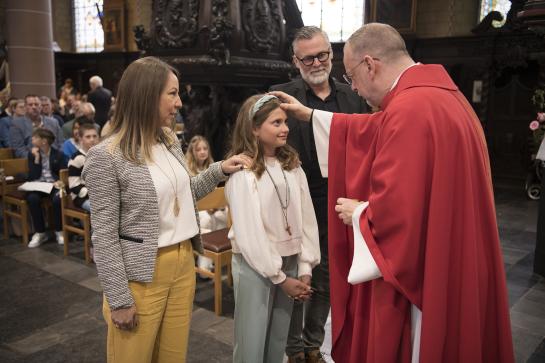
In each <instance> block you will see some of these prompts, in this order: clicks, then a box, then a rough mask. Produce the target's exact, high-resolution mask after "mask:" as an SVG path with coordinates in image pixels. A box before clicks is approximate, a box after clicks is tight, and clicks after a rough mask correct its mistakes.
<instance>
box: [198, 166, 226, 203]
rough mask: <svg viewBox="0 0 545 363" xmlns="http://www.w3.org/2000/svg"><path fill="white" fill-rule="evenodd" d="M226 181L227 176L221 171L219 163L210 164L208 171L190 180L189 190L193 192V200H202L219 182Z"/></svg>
mask: <svg viewBox="0 0 545 363" xmlns="http://www.w3.org/2000/svg"><path fill="white" fill-rule="evenodd" d="M226 179H227V176H225V174H223V171H222V170H221V161H218V162H215V163H213V164H211V165H210V167H209V168H208V169H206V170H205V171H203V172H202V173H200V174H199V175H197V176H194V177H192V178H191V189H193V190H194V192H195V199H197V200H200V199H202V198H204V197H205V196H206V195H207V194H208V193H210V192H211V191H212V190H214V188H216V185H218V183H219V182H221V181H224V180H226Z"/></svg>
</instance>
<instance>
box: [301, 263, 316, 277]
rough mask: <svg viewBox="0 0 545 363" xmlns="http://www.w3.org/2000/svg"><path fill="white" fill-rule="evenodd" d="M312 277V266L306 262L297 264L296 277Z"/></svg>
mask: <svg viewBox="0 0 545 363" xmlns="http://www.w3.org/2000/svg"><path fill="white" fill-rule="evenodd" d="M304 275H308V276H312V265H311V264H310V263H308V262H299V266H298V269H297V276H299V277H300V276H304Z"/></svg>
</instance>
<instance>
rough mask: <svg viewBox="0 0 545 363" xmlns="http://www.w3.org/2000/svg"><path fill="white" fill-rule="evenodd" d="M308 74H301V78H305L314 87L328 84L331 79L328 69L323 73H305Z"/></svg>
mask: <svg viewBox="0 0 545 363" xmlns="http://www.w3.org/2000/svg"><path fill="white" fill-rule="evenodd" d="M305 73H306V74H303V73H301V76H302V77H303V79H304V80H305V81H306V82H307V83H309V84H311V85H313V86H318V85H320V84H322V83H324V82H327V80H328V79H329V72H328V70H327V69H325V68H324V69H323V70H322V71H321V72H314V73H312V72H305Z"/></svg>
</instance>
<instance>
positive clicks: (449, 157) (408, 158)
mask: <svg viewBox="0 0 545 363" xmlns="http://www.w3.org/2000/svg"><path fill="white" fill-rule="evenodd" d="M343 63H344V67H345V69H346V74H345V75H344V78H345V80H346V81H347V82H348V83H349V84H351V86H352V89H353V90H354V91H356V92H357V93H358V94H359V95H360V96H361V97H362V98H364V99H365V100H366V101H367V103H368V104H369V105H370V106H371V107H373V108H374V109H376V110H377V112H375V113H373V114H371V115H347V114H337V113H335V114H333V113H330V112H325V111H319V110H311V109H309V108H307V107H305V106H303V105H301V104H300V103H299V102H298V101H297V100H296V99H294V98H293V97H290V96H288V95H286V94H282V93H281V92H273V94H275V95H276V96H278V97H279V98H281V99H282V100H283V101H285V102H286V103H285V104H283V106H282V107H283V108H284V109H285V110H286V111H287V112H288V113H289V114H290V115H291V116H292V117H295V118H298V119H300V120H308V121H310V122H311V123H312V128H313V133H314V137H315V142H316V148H317V151H318V159H319V163H320V167H321V172H322V175H323V176H324V177H325V176H328V177H329V191H328V213H329V261H330V283H331V313H332V330H333V331H332V340H333V347H332V356H333V359H334V360H335V362H337V363H361V362H368V363H373V362H380V363H384V362H386V363H388V362H391V363H394V362H402V363H404V362H443V363H449V362H496V363H502V362H506V363H507V362H513V361H514V354H513V345H512V340H511V327H510V322H509V309H508V301H507V290H506V282H505V272H504V269H503V262H502V257H501V249H500V244H499V238H498V229H497V224H496V217H495V210H494V197H493V193H492V182H491V175H490V166H489V162H488V153H487V148H486V143H485V138H484V134H483V131H482V128H481V125H480V123H479V120H478V118H477V116H476V115H475V113H474V112H473V110H472V108H471V106H470V105H469V103H468V102H467V100H466V99H465V97H464V96H463V95H462V93H461V92H460V91H459V90H458V88H457V87H456V85H455V84H454V82H453V81H452V79H451V78H450V77H449V75H448V74H447V72H446V71H445V69H444V68H443V67H442V66H440V65H424V64H420V63H415V62H414V61H413V60H412V59H411V57H410V56H409V54H408V52H407V49H406V46H405V43H404V41H403V39H402V38H401V36H400V35H399V33H398V32H397V31H396V30H395V29H394V28H392V27H390V26H389V25H385V24H378V23H371V24H366V25H364V26H363V27H362V28H360V29H359V30H357V31H356V32H355V33H354V34H353V35H352V36H351V37H350V38H349V39H348V41H347V42H346V44H345V47H344V58H343Z"/></svg>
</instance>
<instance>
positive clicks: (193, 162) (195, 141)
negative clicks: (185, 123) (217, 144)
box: [185, 135, 214, 175]
mask: <svg viewBox="0 0 545 363" xmlns="http://www.w3.org/2000/svg"><path fill="white" fill-rule="evenodd" d="M201 142H203V143H204V144H206V146H208V158H207V159H206V160H205V161H204V163H203V165H202V167H201V168H200V169H201V171H202V169H207V168H208V167H209V166H210V164H212V163H213V162H214V159H212V152H211V150H210V144H209V143H208V140H206V138H205V137H204V136H201V135H195V136H193V137H192V138H191V140H190V141H189V146H188V147H187V152H186V153H185V160H186V161H187V168H188V169H189V171H190V172H191V173H193V175H197V174H199V165H198V162H197V158H196V157H195V148H197V146H198V145H199V143H201Z"/></svg>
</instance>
